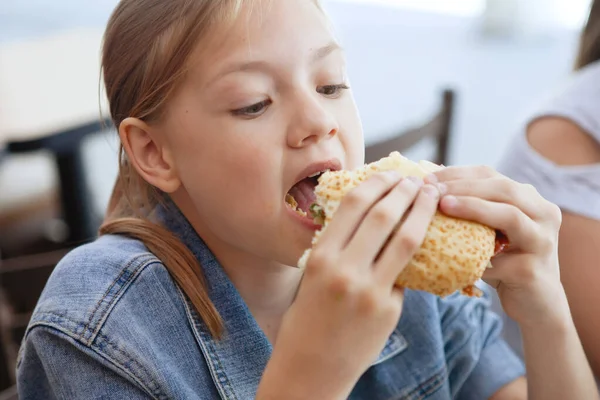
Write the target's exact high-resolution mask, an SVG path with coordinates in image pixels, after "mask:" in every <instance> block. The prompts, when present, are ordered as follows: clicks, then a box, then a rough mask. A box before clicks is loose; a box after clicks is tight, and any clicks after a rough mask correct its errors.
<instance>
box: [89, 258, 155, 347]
mask: <svg viewBox="0 0 600 400" xmlns="http://www.w3.org/2000/svg"><path fill="white" fill-rule="evenodd" d="M143 258H146V260H143V261H142V262H140V263H139V264H138V265H137V267H135V268H133V269H132V270H130V268H131V266H132V265H133V264H134V263H135V262H136V261H138V260H140V259H143ZM154 262H159V261H158V259H157V258H156V257H154V256H153V255H152V254H150V253H148V254H141V255H139V256H136V257H134V258H133V259H131V261H130V262H128V263H127V265H126V266H125V268H123V269H122V270H121V273H120V274H119V276H118V277H117V278H115V280H114V281H113V282H112V284H111V285H110V286H109V287H108V289H106V292H104V294H103V295H102V297H101V298H100V300H99V301H98V302H97V303H96V306H95V307H94V309H93V311H92V312H91V313H90V317H89V319H88V322H87V323H86V325H85V327H84V331H83V335H84V337H83V339H84V340H85V341H86V342H88V344H91V343H92V342H93V341H94V340H95V338H96V335H98V334H99V332H100V329H101V328H102V325H103V322H104V321H105V320H106V317H107V316H108V314H109V311H110V310H111V309H112V308H113V306H114V305H115V304H116V301H117V300H118V299H119V297H120V295H121V293H122V292H124V291H125V289H127V288H128V287H129V284H130V283H131V282H132V281H133V280H134V279H135V278H137V276H138V275H139V273H140V272H141V271H142V270H143V269H144V268H146V267H147V266H148V265H151V264H152V263H154ZM124 275H128V277H127V279H126V280H125V282H122V283H120V284H119V285H117V284H118V283H119V282H120V281H121V280H122V279H123V276H124ZM115 286H118V288H117V290H116V291H115V292H114V293H113V294H112V295H111V292H113V291H114V288H115ZM107 300H108V301H107ZM102 305H105V307H104V308H105V310H103V311H100V309H101V306H102ZM98 312H100V313H101V314H103V315H102V316H101V317H100V318H99V321H98V323H97V326H96V327H95V329H93V331H92V330H91V329H90V325H91V324H92V320H93V319H94V317H95V316H96V314H97V313H98ZM101 322H102V323H101ZM90 335H91V336H90ZM87 336H90V337H89V338H88V337H87Z"/></svg>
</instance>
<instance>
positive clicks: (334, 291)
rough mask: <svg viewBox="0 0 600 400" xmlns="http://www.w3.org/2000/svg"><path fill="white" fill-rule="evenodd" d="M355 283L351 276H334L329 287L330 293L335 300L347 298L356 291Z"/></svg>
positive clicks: (343, 274) (339, 274) (340, 274)
mask: <svg viewBox="0 0 600 400" xmlns="http://www.w3.org/2000/svg"><path fill="white" fill-rule="evenodd" d="M354 287H355V283H354V280H353V279H352V277H351V276H350V275H349V274H345V273H338V274H333V275H332V276H331V277H330V279H329V283H328V285H327V288H328V291H329V293H330V294H331V295H332V296H333V297H334V298H342V297H346V296H348V295H349V294H351V293H352V292H353V291H354Z"/></svg>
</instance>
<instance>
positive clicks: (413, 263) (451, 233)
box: [298, 152, 496, 297]
mask: <svg viewBox="0 0 600 400" xmlns="http://www.w3.org/2000/svg"><path fill="white" fill-rule="evenodd" d="M441 168H443V167H442V166H438V165H436V164H433V163H430V162H428V161H420V162H419V163H416V162H413V161H411V160H409V159H407V158H406V157H404V156H402V155H401V154H400V153H398V152H392V153H391V154H390V155H389V156H388V157H384V158H382V159H381V160H378V161H375V162H373V163H370V164H366V165H365V166H363V167H361V168H358V169H356V170H352V171H348V170H344V171H329V172H326V173H324V174H323V175H321V177H320V178H319V184H318V186H317V187H316V189H315V194H316V203H317V204H318V205H319V206H320V207H321V208H322V209H323V211H324V221H323V228H322V229H321V230H319V231H317V232H316V233H315V236H314V237H313V240H312V244H313V246H314V245H315V244H317V242H318V240H319V237H320V236H321V235H322V233H323V232H324V231H325V230H326V229H327V226H328V224H329V222H330V221H331V219H332V218H333V216H334V214H335V212H336V210H337V209H338V207H339V205H340V202H341V200H342V198H343V197H344V196H345V195H346V194H347V193H348V192H349V191H350V190H351V189H353V188H354V187H356V186H357V185H358V184H360V183H361V182H363V181H364V180H366V179H367V178H369V177H370V176H371V175H373V174H375V173H377V172H381V171H390V170H395V171H398V172H399V173H400V174H402V175H403V176H414V177H419V178H424V177H425V176H427V175H428V174H430V173H431V172H434V171H436V170H439V169H441ZM495 239H496V232H495V230H494V229H492V228H490V227H488V226H485V225H482V224H479V223H476V222H472V221H466V220H462V219H458V218H453V217H449V216H447V215H444V214H442V213H441V212H439V211H437V212H436V214H435V216H434V218H433V220H432V221H431V223H430V225H429V227H428V230H427V233H426V236H425V239H424V241H423V243H422V245H421V247H420V248H419V250H418V251H417V253H416V254H415V255H414V256H413V258H412V259H411V260H410V262H409V263H408V265H407V266H406V268H404V270H403V271H402V272H401V273H400V275H399V276H398V278H397V280H396V284H397V285H398V286H400V287H404V288H407V289H413V290H422V291H425V292H429V293H432V294H435V295H438V296H441V297H445V296H448V295H450V294H452V293H455V292H456V291H459V292H461V293H462V294H465V295H468V296H481V291H480V290H479V289H478V288H477V287H475V283H476V282H477V281H478V280H479V279H480V278H481V276H482V275H483V272H484V271H485V269H486V268H487V267H489V266H491V264H490V259H491V258H492V256H493V255H494V251H495ZM310 253H311V249H307V250H306V251H305V252H304V254H303V255H302V257H301V258H300V260H299V263H298V266H299V267H300V268H305V266H306V262H307V261H308V258H309V256H310Z"/></svg>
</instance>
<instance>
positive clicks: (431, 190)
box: [423, 185, 440, 197]
mask: <svg viewBox="0 0 600 400" xmlns="http://www.w3.org/2000/svg"><path fill="white" fill-rule="evenodd" d="M423 192H425V194H426V195H428V196H431V197H438V196H439V195H440V192H439V190H438V189H437V188H436V187H435V186H433V185H425V186H423Z"/></svg>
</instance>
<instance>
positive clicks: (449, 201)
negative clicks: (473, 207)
mask: <svg viewBox="0 0 600 400" xmlns="http://www.w3.org/2000/svg"><path fill="white" fill-rule="evenodd" d="M443 201H444V205H445V206H446V207H450V208H452V207H455V206H456V205H457V204H458V199H457V198H456V197H454V196H446V197H444V199H443Z"/></svg>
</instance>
